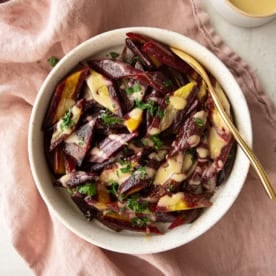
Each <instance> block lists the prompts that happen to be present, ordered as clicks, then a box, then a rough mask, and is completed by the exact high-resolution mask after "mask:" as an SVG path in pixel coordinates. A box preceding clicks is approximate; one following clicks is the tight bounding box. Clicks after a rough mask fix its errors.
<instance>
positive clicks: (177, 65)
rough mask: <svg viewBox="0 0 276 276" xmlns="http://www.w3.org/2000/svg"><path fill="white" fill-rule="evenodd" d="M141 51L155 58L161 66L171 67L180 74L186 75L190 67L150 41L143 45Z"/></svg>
mask: <svg viewBox="0 0 276 276" xmlns="http://www.w3.org/2000/svg"><path fill="white" fill-rule="evenodd" d="M142 51H144V52H145V53H147V54H150V55H152V56H154V57H155V58H157V59H158V60H159V61H160V62H161V63H162V64H165V65H167V66H169V67H172V68H174V69H176V70H178V71H179V72H181V73H184V74H187V73H189V72H190V71H191V67H190V66H189V65H188V64H187V63H186V62H184V61H183V60H181V59H180V58H179V57H177V56H176V55H175V54H174V53H173V52H171V51H170V50H169V49H168V48H167V47H165V46H164V45H162V44H161V43H159V42H157V41H153V40H150V41H148V42H146V43H145V44H144V45H143V48H142Z"/></svg>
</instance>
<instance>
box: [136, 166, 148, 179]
mask: <svg viewBox="0 0 276 276" xmlns="http://www.w3.org/2000/svg"><path fill="white" fill-rule="evenodd" d="M136 172H138V173H139V175H140V178H141V179H145V177H146V175H147V172H146V168H145V167H140V168H138V169H137V170H136Z"/></svg>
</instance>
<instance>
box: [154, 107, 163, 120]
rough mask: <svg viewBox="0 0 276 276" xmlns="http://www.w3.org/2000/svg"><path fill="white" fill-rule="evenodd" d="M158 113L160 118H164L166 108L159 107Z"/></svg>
mask: <svg viewBox="0 0 276 276" xmlns="http://www.w3.org/2000/svg"><path fill="white" fill-rule="evenodd" d="M156 115H157V116H158V117H159V118H160V119H162V118H163V117H164V115H165V110H164V109H160V107H158V110H157V112H156Z"/></svg>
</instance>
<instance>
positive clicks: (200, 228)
mask: <svg viewBox="0 0 276 276" xmlns="http://www.w3.org/2000/svg"><path fill="white" fill-rule="evenodd" d="M127 32H138V33H141V34H145V35H147V36H150V37H152V38H153V39H156V40H159V41H162V42H163V43H166V44H168V45H171V46H174V47H176V48H179V49H183V50H185V51H186V52H188V53H190V54H191V55H192V56H194V57H195V58H197V59H198V60H199V61H200V62H201V63H202V64H203V65H204V66H205V67H206V68H207V69H208V70H209V71H210V72H211V73H212V74H213V75H214V76H215V77H216V79H217V80H218V81H219V82H220V84H221V85H222V87H223V88H224V90H225V92H226V93H227V96H228V97H229V100H230V102H231V103H232V107H233V111H234V114H235V118H236V123H237V126H238V128H239V130H240V132H241V134H242V136H243V137H244V138H245V140H246V141H247V142H248V144H249V145H250V146H251V145H252V130H251V121H250V115H249V111H248V107H247V104H246V101H245V98H244V96H243V93H242V91H241V89H240V87H239V85H238V84H237V82H236V81H235V79H234V78H233V76H232V75H231V73H230V72H229V70H228V69H227V68H226V67H225V65H224V64H223V63H222V62H221V61H220V60H219V59H218V58H217V57H216V56H214V55H213V54H212V53H211V52H209V51H208V50H207V49H206V48H204V47H203V46H201V45H199V44H198V43H196V42H195V41H193V40H191V39H189V38H187V37H185V36H183V35H181V34H178V33H175V32H172V31H168V30H163V29H157V28H145V27H136V28H124V29H117V30H113V31H109V32H106V33H103V34H100V35H97V36H95V37H93V38H91V39H89V40H87V41H85V42H83V43H82V44H80V45H79V46H77V47H76V48H75V49H73V50H72V51H71V52H70V53H68V54H67V55H66V56H65V57H64V58H63V59H62V60H60V61H59V63H58V64H57V65H56V67H55V68H54V69H53V70H52V71H51V72H50V74H49V75H48V76H47V78H46V79H45V81H44V83H43V84H42V86H41V88H40V90H39V93H38V95H37V98H36V101H35V104H34V107H33V111H32V115H31V119H30V127H29V139H28V147H29V160H30V165H31V170H32V174H33V177H34V180H35V183H36V185H37V188H38V190H39V192H40V194H41V196H42V198H43V199H44V201H45V203H46V204H47V206H48V208H49V209H51V210H52V211H53V213H54V214H55V215H56V217H57V218H58V219H59V220H60V221H61V222H62V223H63V224H64V225H65V226H66V227H68V228H69V229H70V230H71V231H72V232H74V233H75V234H77V235H78V236H80V237H81V238H83V239H85V240H87V241H89V242H91V243H92V244H95V245H97V246H100V247H102V248H106V249H109V250H112V251H116V252H122V253H129V254H146V253H156V252H161V251H165V250H169V249H172V248H175V247H178V246H180V245H183V244H186V243H188V242H190V241H192V240H193V239H195V238H197V237H198V236H200V235H201V234H203V233H205V232H206V231H207V230H208V229H210V228H211V227H212V226H213V225H214V224H215V223H216V222H217V221H218V220H219V219H221V218H222V216H223V215H224V214H225V213H226V212H227V210H228V209H229V208H230V207H231V205H232V204H233V203H234V201H235V199H236V198H237V196H238V194H239V192H240V190H241V188H242V186H243V183H244V181H245V178H246V175H247V172H248V168H249V161H248V160H247V158H246V157H245V155H244V154H243V153H242V152H241V149H240V148H238V150H237V154H236V160H235V163H234V166H233V169H232V172H231V175H230V176H229V178H228V179H227V181H226V182H225V183H224V184H223V185H221V186H220V187H219V189H218V191H217V192H216V194H215V195H214V196H213V198H212V202H213V205H212V206H211V207H210V208H208V209H206V211H205V212H204V213H203V214H202V215H201V216H200V217H199V218H198V219H197V220H196V221H195V222H193V223H192V224H188V225H183V226H180V227H177V228H175V229H173V230H171V231H169V232H167V233H166V234H164V235H152V236H151V237H146V236H145V235H144V234H141V233H136V232H129V231H122V232H119V233H117V232H113V231H111V230H109V229H107V228H105V227H103V226H102V225H101V224H100V223H98V222H96V221H92V222H88V221H87V220H86V219H85V218H84V216H83V215H82V214H81V213H80V211H78V209H77V208H76V207H75V205H74V203H72V202H71V200H70V199H69V198H68V196H66V195H65V194H64V193H63V192H62V191H60V189H58V188H56V187H54V186H53V185H52V182H53V178H52V176H51V173H50V171H49V169H48V166H47V163H46V159H45V155H44V149H43V132H42V130H41V126H42V121H43V118H44V115H45V113H46V110H47V107H48V103H49V100H50V98H51V95H52V93H53V91H54V89H55V86H56V84H57V83H58V82H59V81H60V80H61V79H62V78H63V77H64V76H65V75H66V74H67V73H68V72H69V71H70V70H72V68H74V67H75V66H76V65H77V64H78V63H79V62H80V61H82V60H85V59H87V58H89V57H91V56H95V55H96V56H97V55H98V54H99V53H101V52H103V51H110V50H111V49H114V48H117V47H118V46H120V45H122V44H123V43H124V38H125V34H126V33H127Z"/></svg>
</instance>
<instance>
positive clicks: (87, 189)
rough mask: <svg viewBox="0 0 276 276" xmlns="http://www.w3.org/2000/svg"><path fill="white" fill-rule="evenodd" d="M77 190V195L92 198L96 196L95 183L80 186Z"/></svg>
mask: <svg viewBox="0 0 276 276" xmlns="http://www.w3.org/2000/svg"><path fill="white" fill-rule="evenodd" d="M77 190H78V192H79V193H81V194H85V195H89V196H94V195H96V194H97V189H96V184H95V183H86V184H84V185H82V186H78V187H77Z"/></svg>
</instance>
